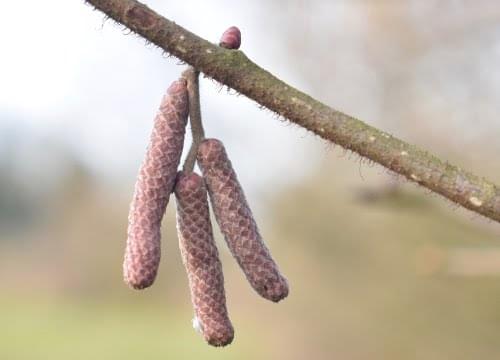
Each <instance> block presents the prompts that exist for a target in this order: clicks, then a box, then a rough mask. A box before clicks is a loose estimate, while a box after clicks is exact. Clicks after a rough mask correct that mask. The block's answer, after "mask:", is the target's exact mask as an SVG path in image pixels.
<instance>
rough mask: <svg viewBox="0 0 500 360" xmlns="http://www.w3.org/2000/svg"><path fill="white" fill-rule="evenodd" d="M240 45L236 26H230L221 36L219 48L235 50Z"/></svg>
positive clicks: (238, 31)
mask: <svg viewBox="0 0 500 360" xmlns="http://www.w3.org/2000/svg"><path fill="white" fill-rule="evenodd" d="M240 45H241V32H240V29H238V28H237V27H236V26H231V27H230V28H229V29H227V30H226V31H224V34H222V36H221V38H220V41H219V46H221V47H223V48H226V49H233V50H237V49H239V48H240Z"/></svg>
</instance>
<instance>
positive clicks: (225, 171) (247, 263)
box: [198, 139, 288, 302]
mask: <svg viewBox="0 0 500 360" xmlns="http://www.w3.org/2000/svg"><path fill="white" fill-rule="evenodd" d="M198 163H199V165H200V167H201V169H202V172H203V177H204V178H205V182H206V184H207V187H208V192H209V194H210V200H211V202H212V208H213V210H214V213H215V218H216V220H217V223H218V224H219V227H220V229H221V232H222V233H223V234H224V238H225V240H226V242H227V244H228V246H229V249H230V250H231V252H232V254H233V256H234V257H235V258H236V260H237V261H238V263H239V265H240V267H241V269H242V270H243V272H244V273H245V276H246V277H247V279H248V281H249V282H250V284H251V285H252V287H253V288H254V289H255V290H256V291H257V292H258V293H259V294H260V295H261V296H262V297H264V298H266V299H268V300H271V301H274V302H278V301H280V300H282V299H284V298H285V297H286V296H287V295H288V283H287V281H286V279H285V278H284V277H283V276H282V275H281V274H280V271H279V269H278V266H277V265H276V263H275V262H274V260H273V259H272V257H271V255H270V253H269V250H268V249H267V247H266V245H265V244H264V242H263V241H262V237H261V236H260V234H259V230H258V228H257V225H256V223H255V220H254V218H253V215H252V212H251V210H250V207H249V206H248V204H247V201H246V199H245V195H244V194H243V190H242V188H241V185H240V184H239V182H238V179H237V177H236V173H235V172H234V170H233V167H232V165H231V161H230V160H229V158H228V157H227V154H226V150H225V149H224V146H223V145H222V142H220V141H219V140H216V139H206V140H204V141H203V142H202V143H201V144H200V146H199V148H198Z"/></svg>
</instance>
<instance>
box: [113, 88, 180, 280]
mask: <svg viewBox="0 0 500 360" xmlns="http://www.w3.org/2000/svg"><path fill="white" fill-rule="evenodd" d="M187 116H188V93H187V83H186V80H184V79H179V80H177V81H175V82H173V83H172V85H170V87H169V88H168V90H167V94H166V95H165V96H164V97H163V99H162V102H161V105H160V109H159V111H158V114H157V115H156V117H155V120H154V128H153V132H152V134H151V139H150V143H149V146H148V149H147V152H146V156H145V159H144V161H143V163H142V165H141V168H140V170H139V175H138V178H137V182H136V184H135V190H134V196H133V199H132V203H131V205H130V212H129V217H128V230H127V235H128V237H127V246H126V249H125V259H124V262H123V274H124V279H125V282H126V283H127V284H128V285H129V286H130V287H132V288H134V289H144V288H146V287H148V286H151V285H152V284H153V282H154V280H155V277H156V273H157V271H158V266H159V263H160V252H161V245H160V236H161V235H160V226H161V220H162V218H163V215H164V213H165V209H166V207H167V204H168V199H169V196H170V193H171V192H172V191H173V187H174V184H175V178H176V174H177V167H178V166H179V161H180V157H181V154H182V148H183V144H184V133H185V127H186V122H187Z"/></svg>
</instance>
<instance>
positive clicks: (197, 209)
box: [175, 172, 234, 346]
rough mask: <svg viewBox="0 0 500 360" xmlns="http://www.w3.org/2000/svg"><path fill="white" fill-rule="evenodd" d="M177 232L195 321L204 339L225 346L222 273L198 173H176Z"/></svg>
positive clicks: (227, 328)
mask: <svg viewBox="0 0 500 360" xmlns="http://www.w3.org/2000/svg"><path fill="white" fill-rule="evenodd" d="M175 196H176V202H177V231H178V235H179V247H180V250H181V256H182V262H183V264H184V266H185V268H186V272H187V275H188V281H189V288H190V291H191V300H192V303H193V307H194V310H195V321H194V322H195V323H197V324H198V325H199V329H200V330H201V332H202V334H203V337H204V338H205V340H206V341H207V342H208V343H209V344H211V345H213V346H225V345H228V344H230V343H231V341H232V340H233V337H234V330H233V326H232V325H231V321H230V320H229V317H228V313H227V308H226V297H225V291H224V276H223V274H222V265H221V262H220V260H219V254H218V251H217V248H216V246H215V242H214V239H213V234H212V225H211V223H210V214H209V208H208V199H207V191H206V187H205V184H204V182H203V179H202V178H201V176H199V175H197V174H195V173H190V174H186V173H184V172H180V173H179V175H178V177H177V183H176V185H175Z"/></svg>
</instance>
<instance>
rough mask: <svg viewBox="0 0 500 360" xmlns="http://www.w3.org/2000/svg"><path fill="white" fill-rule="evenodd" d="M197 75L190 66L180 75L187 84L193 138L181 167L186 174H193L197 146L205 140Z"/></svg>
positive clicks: (197, 72)
mask: <svg viewBox="0 0 500 360" xmlns="http://www.w3.org/2000/svg"><path fill="white" fill-rule="evenodd" d="M199 74H200V72H199V71H197V70H195V69H194V68H193V67H192V66H190V67H189V68H188V69H187V70H186V71H184V73H183V74H182V75H183V76H184V78H185V79H186V80H187V82H188V94H189V123H190V124H191V134H192V137H193V142H192V143H191V148H190V149H189V153H188V155H187V157H186V160H185V161H184V165H183V167H182V169H183V170H184V172H186V173H191V172H193V169H194V164H195V163H196V154H197V152H198V146H199V145H200V143H201V142H202V141H203V139H204V138H205V130H204V129H203V122H202V120H201V107H200V80H199Z"/></svg>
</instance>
